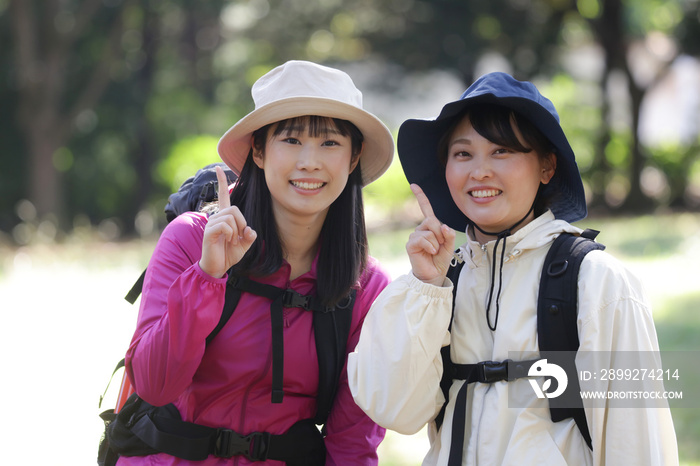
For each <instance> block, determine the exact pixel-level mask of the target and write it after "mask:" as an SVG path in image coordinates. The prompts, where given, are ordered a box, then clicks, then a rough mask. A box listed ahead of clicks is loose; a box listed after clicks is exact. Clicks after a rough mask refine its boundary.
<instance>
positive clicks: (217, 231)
mask: <svg viewBox="0 0 700 466" xmlns="http://www.w3.org/2000/svg"><path fill="white" fill-rule="evenodd" d="M216 178H217V181H218V183H219V193H218V194H219V211H218V212H217V213H215V214H214V215H212V216H210V217H209V221H208V222H207V226H206V227H205V229H204V238H203V239H202V258H201V260H200V261H199V267H200V268H201V269H202V270H203V271H204V272H205V273H207V274H209V275H211V276H212V277H214V278H221V277H223V276H224V275H225V274H226V271H228V269H230V268H231V267H233V266H234V265H236V264H237V263H238V261H240V260H241V258H242V257H243V255H244V254H245V253H246V252H247V251H248V249H250V246H251V245H252V244H253V242H254V241H255V239H256V238H257V236H258V235H257V233H256V232H255V230H253V229H252V228H250V227H249V226H248V223H247V222H246V219H245V217H244V216H243V214H242V213H241V211H240V210H239V209H238V207H236V206H231V198H230V195H229V191H228V181H227V180H226V175H225V174H224V171H223V170H222V169H221V167H216Z"/></svg>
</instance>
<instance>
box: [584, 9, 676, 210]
mask: <svg viewBox="0 0 700 466" xmlns="http://www.w3.org/2000/svg"><path fill="white" fill-rule="evenodd" d="M602 6H603V11H602V14H601V16H600V17H598V18H596V19H594V20H591V25H592V29H593V31H594V32H595V34H596V37H597V39H598V41H599V43H600V45H601V47H602V48H603V51H604V54H605V69H604V71H603V78H602V79H601V81H600V86H601V95H602V96H603V104H602V105H601V121H602V123H603V128H602V130H601V132H600V139H599V143H598V146H599V148H600V153H597V154H596V159H595V162H594V166H595V167H596V171H597V172H598V173H597V176H595V177H594V179H595V180H597V181H598V182H597V183H596V182H594V191H596V193H595V194H596V198H595V199H594V203H598V202H599V201H600V200H601V198H600V197H598V196H601V195H602V196H603V198H604V194H605V185H606V184H607V181H608V180H607V179H608V178H609V176H607V175H609V174H610V170H611V167H610V164H609V163H608V161H607V158H606V156H605V147H606V146H607V144H608V142H609V141H610V140H611V128H610V120H611V117H610V111H611V108H612V102H611V100H610V97H611V96H610V93H609V92H608V90H607V87H608V84H609V82H610V76H611V75H612V73H613V72H614V71H616V70H617V71H620V72H622V73H623V74H624V76H625V78H626V81H627V92H628V95H629V99H630V108H629V115H630V118H631V124H630V138H631V140H630V148H629V151H630V159H629V167H628V177H629V182H630V189H629V193H628V194H627V197H626V198H625V201H624V203H623V205H622V206H621V207H620V208H621V209H622V210H625V211H627V212H633V213H644V212H649V211H651V210H653V208H654V202H653V200H652V199H650V198H649V197H648V196H647V195H646V194H645V193H644V191H643V190H642V185H641V176H642V170H644V167H645V166H646V158H647V157H646V155H645V153H644V147H642V145H641V144H640V141H639V121H640V116H641V106H642V101H643V100H644V97H645V95H646V92H647V90H648V89H650V88H652V87H653V86H654V85H655V84H656V83H658V81H659V80H661V79H662V77H663V76H664V75H665V74H666V73H667V72H668V64H670V63H671V62H672V61H673V60H669V62H668V63H667V66H665V67H662V68H661V69H660V71H659V72H658V73H657V75H656V76H655V77H654V79H652V80H651V81H650V82H649V83H647V85H646V87H643V86H642V85H640V84H639V83H638V82H637V80H636V79H635V77H634V74H633V73H632V70H631V68H630V62H629V43H628V40H629V39H628V38H627V37H628V36H629V34H628V33H627V28H626V26H625V18H624V6H623V4H622V1H621V0H606V1H605V2H603V3H602ZM601 183H602V185H601Z"/></svg>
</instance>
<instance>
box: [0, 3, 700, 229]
mask: <svg viewBox="0 0 700 466" xmlns="http://www.w3.org/2000/svg"><path fill="white" fill-rule="evenodd" d="M80 5H82V3H81V2H59V1H54V0H47V1H37V0H0V108H3V110H4V111H3V112H0V140H2V141H3V149H2V151H1V152H0V231H3V232H5V233H8V234H10V235H11V234H12V231H13V229H14V228H15V227H16V226H18V225H19V224H22V223H26V222H27V221H28V220H27V219H26V218H24V219H23V218H22V217H21V216H20V215H19V213H18V208H17V206H18V205H23V204H22V201H23V200H28V201H30V202H31V203H32V204H33V205H34V207H35V210H36V215H35V216H34V217H33V220H32V219H30V220H29V221H35V222H37V223H38V222H41V221H44V220H49V221H51V222H53V223H55V224H57V227H58V229H57V231H59V232H60V231H61V230H62V229H65V230H70V229H71V228H72V225H73V224H74V223H75V221H76V219H88V220H89V221H90V222H91V223H93V224H100V223H101V222H104V221H110V222H113V223H115V224H116V225H118V226H119V227H120V228H121V231H122V232H123V233H126V234H129V233H131V232H133V230H134V228H135V226H134V218H136V217H137V216H138V215H139V212H144V211H153V212H156V211H159V210H161V208H162V207H161V205H162V203H163V201H164V199H165V198H166V197H167V195H168V194H169V193H170V192H172V190H173V189H174V187H177V186H179V183H180V182H181V180H182V179H183V177H184V176H185V173H186V172H188V171H189V172H190V173H193V172H194V171H195V170H196V168H197V167H195V161H197V163H200V161H206V162H207V163H208V162H209V161H211V160H212V159H210V158H208V157H207V156H206V155H205V154H207V153H210V154H211V157H212V158H213V160H216V152H215V147H214V144H213V143H214V140H215V139H217V138H218V137H220V135H222V134H223V133H224V132H225V131H226V130H227V129H228V128H229V127H230V126H231V125H232V124H234V123H235V122H236V121H237V120H238V119H239V118H241V117H242V116H243V115H245V114H246V113H247V112H249V111H250V110H252V108H253V103H252V101H251V98H250V87H251V85H252V84H253V82H255V80H256V79H257V78H258V77H260V76H261V75H262V74H264V73H265V72H267V71H268V70H270V69H271V68H272V67H274V66H276V65H279V64H280V63H282V62H284V61H286V60H289V59H310V60H314V61H317V62H320V63H325V64H329V65H331V66H336V67H339V68H341V69H344V68H348V69H352V72H351V75H353V78H358V79H359V81H361V82H362V83H368V84H367V85H364V84H363V85H361V86H360V87H361V88H362V90H363V91H367V92H366V95H373V96H383V95H385V96H386V97H387V98H388V99H389V102H400V101H401V100H402V99H403V98H404V97H406V96H409V94H410V92H411V91H410V90H406V89H404V88H403V87H402V85H403V84H404V80H406V79H408V78H409V77H411V76H414V75H415V76H426V75H427V76H429V73H430V72H431V71H433V70H440V71H447V72H449V73H451V75H453V76H455V77H456V79H457V80H459V81H461V82H462V83H464V86H465V87H466V85H468V84H469V83H470V82H471V81H472V80H473V79H474V78H475V77H476V74H478V73H480V72H482V71H483V70H484V69H488V68H494V67H496V68H500V69H505V70H507V71H510V72H512V73H513V74H514V75H516V76H517V77H518V78H521V79H531V80H533V81H535V83H536V84H537V85H538V86H539V87H540V89H541V90H542V91H543V93H544V94H545V95H547V96H548V97H550V99H551V100H552V101H553V102H554V103H555V104H556V106H557V109H558V110H559V113H560V116H561V121H562V125H563V126H564V129H565V131H566V133H567V135H568V137H569V139H570V142H571V145H572V147H573V148H574V150H575V152H576V154H577V160H578V163H579V166H580V168H581V172H582V175H583V177H584V182H585V184H586V187H587V192H588V193H589V194H590V195H591V205H592V207H594V208H596V209H598V208H605V209H608V210H609V209H622V208H624V207H625V206H624V205H623V204H622V202H623V201H625V200H626V198H627V197H629V196H631V194H630V193H632V194H634V189H635V187H636V184H635V182H636V179H637V178H643V179H645V180H647V181H648V182H649V183H651V189H648V187H645V186H642V188H643V189H642V190H641V191H642V192H641V194H638V195H642V196H646V197H647V198H648V199H642V201H643V202H642V205H644V206H646V207H647V208H648V209H649V210H650V209H653V208H655V207H658V206H662V207H664V206H670V207H673V208H680V209H697V208H698V206H699V205H700V165H698V162H697V160H698V153H699V152H700V144H699V143H698V142H697V134H696V135H695V137H694V139H693V138H691V140H690V142H687V141H688V140H684V141H686V142H683V143H664V144H661V145H660V146H658V147H643V146H639V145H638V144H637V142H638V141H636V132H635V128H636V127H635V126H634V125H632V123H633V122H634V118H632V117H634V116H635V115H636V113H635V112H637V109H635V108H633V107H632V108H626V109H625V112H627V116H625V117H624V118H618V117H617V116H616V115H619V114H620V112H619V111H618V112H617V113H615V114H614V115H613V114H611V113H610V109H609V108H607V107H608V106H610V105H611V100H610V99H611V96H612V97H615V98H618V100H619V98H620V95H621V93H627V94H629V96H630V97H634V96H637V95H638V94H640V92H641V95H642V96H643V95H644V92H646V91H647V90H648V89H650V88H653V87H654V85H655V84H656V81H655V80H658V79H662V78H663V76H664V75H665V74H664V73H666V72H667V71H668V69H670V67H671V66H672V64H673V62H674V58H675V57H678V56H682V55H683V54H686V55H687V54H690V55H694V56H698V55H700V48H698V46H697V44H698V43H700V42H699V41H697V40H695V39H696V38H698V37H700V20H699V19H698V7H699V2H698V0H671V1H662V0H641V1H631V0H610V1H606V2H602V1H600V0H577V1H572V0H494V1H492V2H464V1H461V0H432V1H424V0H406V1H398V0H380V1H369V0H349V1H345V2H339V1H336V0H210V1H207V2H204V3H202V2H196V1H194V0H160V1H145V2H139V1H134V0H108V1H103V2H97V3H95V4H94V8H93V9H89V8H85V9H80V8H79V6H80ZM87 5H88V3H85V4H84V5H83V6H87ZM618 10H619V11H618ZM18 25H19V26H18ZM32 44H34V45H32ZM632 45H634V47H636V48H635V49H634V50H633V49H631V48H630V47H631V46H632ZM633 52H634V54H633ZM637 56H639V57H641V58H640V60H637V61H638V62H639V63H644V64H645V65H644V66H641V65H638V64H636V62H637V61H635V59H634V57H637ZM487 65H488V66H487ZM645 67H646V68H645ZM631 68H634V69H631ZM608 72H610V73H613V74H611V75H609V74H607V73H608ZM614 73H617V74H614ZM363 75H364V76H363ZM633 75H634V76H636V77H635V79H633V80H630V77H631V76H633ZM367 76H369V77H370V78H369V79H368V78H367ZM611 76H612V77H611ZM613 78H614V79H613ZM605 79H608V81H610V82H612V81H615V80H617V81H620V82H623V83H624V80H625V79H627V83H628V86H627V89H625V88H624V84H623V85H622V87H617V88H615V89H611V88H609V85H610V82H608V81H605ZM359 81H358V82H359ZM637 81H638V82H640V83H642V84H644V85H646V86H647V87H645V88H636V87H634V86H631V84H635V83H636V82H637ZM427 82H430V80H429V79H428V81H427ZM638 87H639V86H638ZM454 97H457V96H456V95H455V96H454ZM622 97H624V98H623V99H622V101H624V100H625V98H627V97H625V96H622ZM392 99H393V100H392ZM366 103H367V99H366ZM618 105H626V104H625V103H624V102H623V103H622V104H620V103H619V102H618ZM391 107H392V104H391V103H390V104H389V105H387V106H386V108H384V109H382V112H384V113H378V116H379V117H380V118H383V119H385V120H387V119H390V118H400V117H402V116H404V115H399V116H398V117H397V116H395V115H391V111H392V110H393V109H392V108H391ZM618 110H619V109H618ZM623 113H624V112H623ZM410 116H412V115H405V117H410ZM637 116H638V115H637ZM628 120H630V121H631V122H630V121H628ZM392 129H396V128H392ZM205 141H209V145H207V143H206V142H205ZM693 141H695V142H693ZM674 144H675V145H674ZM188 151H191V152H192V154H191V155H190V156H188V155H187V152H188ZM178 165H180V167H179V168H178V167H177V166H178ZM200 165H201V163H200ZM645 170H646V171H645ZM365 193H366V197H367V204H368V205H372V206H373V207H376V209H378V210H379V211H382V210H383V211H385V212H386V215H387V216H390V214H392V213H393V212H395V209H398V208H400V207H401V206H402V204H403V203H404V202H405V201H410V199H411V194H410V191H409V190H408V186H407V183H406V182H405V179H404V178H403V175H402V173H401V170H400V166H399V165H398V163H395V164H394V165H393V166H392V168H391V169H390V170H389V172H388V173H387V174H386V175H385V176H384V177H383V178H381V179H380V180H379V181H377V182H375V183H373V184H371V185H370V186H368V187H367V189H366V190H365ZM644 202H646V203H644ZM47 209H48V210H47ZM400 215H401V214H400V212H399V214H398V216H400ZM35 226H36V225H35ZM23 228H24V227H23ZM25 230H26V228H25ZM15 239H16V238H15Z"/></svg>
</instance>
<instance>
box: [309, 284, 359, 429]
mask: <svg viewBox="0 0 700 466" xmlns="http://www.w3.org/2000/svg"><path fill="white" fill-rule="evenodd" d="M355 296H356V290H355V289H353V290H352V291H351V292H350V295H349V296H348V297H347V298H345V299H343V300H341V302H340V303H338V304H337V305H336V306H335V308H331V309H324V310H314V319H313V322H314V339H315V342H316V354H317V355H318V394H317V395H316V416H315V418H314V422H315V423H316V424H319V425H321V424H325V423H326V420H327V419H328V415H329V414H330V412H331V408H332V407H333V400H334V399H335V394H336V392H337V389H338V382H339V380H340V376H341V373H342V371H343V366H344V365H345V358H346V354H347V344H348V337H349V335H350V326H351V323H352V309H353V306H354V305H355Z"/></svg>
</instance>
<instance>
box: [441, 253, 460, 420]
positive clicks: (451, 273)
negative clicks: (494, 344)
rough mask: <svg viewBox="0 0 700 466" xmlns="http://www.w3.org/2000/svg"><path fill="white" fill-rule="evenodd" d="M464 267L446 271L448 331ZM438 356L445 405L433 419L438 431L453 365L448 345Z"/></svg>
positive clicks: (454, 267) (450, 381)
mask: <svg viewBox="0 0 700 466" xmlns="http://www.w3.org/2000/svg"><path fill="white" fill-rule="evenodd" d="M462 267H464V262H457V263H456V264H454V265H450V268H449V269H448V270H447V278H449V279H450V281H451V282H452V317H451V318H450V325H449V327H448V329H452V320H453V319H454V317H455V301H456V299H457V282H458V281H459V274H460V272H461V271H462ZM440 356H442V378H441V379H440V389H441V390H442V394H443V396H444V397H445V403H444V404H443V405H442V408H441V409H440V412H439V413H438V415H437V417H436V418H435V424H436V426H437V428H438V430H439V429H440V426H441V425H442V421H443V420H444V418H445V409H446V408H447V400H448V398H449V394H450V386H451V385H452V372H453V370H452V368H453V366H454V363H453V362H452V358H451V357H450V345H447V346H443V347H442V348H440Z"/></svg>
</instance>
